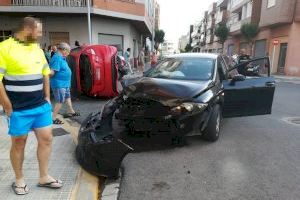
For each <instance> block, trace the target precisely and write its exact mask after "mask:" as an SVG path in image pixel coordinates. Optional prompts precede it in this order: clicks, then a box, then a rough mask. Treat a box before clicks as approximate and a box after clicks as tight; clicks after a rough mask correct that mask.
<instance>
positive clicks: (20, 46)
mask: <svg viewBox="0 0 300 200" xmlns="http://www.w3.org/2000/svg"><path fill="white" fill-rule="evenodd" d="M49 74H50V68H49V66H48V63H47V60H46V58H45V55H44V52H43V51H42V49H40V47H39V45H38V44H36V43H32V44H25V43H23V42H20V41H17V40H16V39H14V38H9V39H7V40H5V41H3V42H1V43H0V81H3V83H4V86H5V89H6V93H7V95H8V97H9V99H10V101H11V103H12V106H13V110H25V109H30V108H35V107H38V106H40V105H42V104H44V103H45V98H44V90H43V88H44V86H43V76H47V75H49Z"/></svg>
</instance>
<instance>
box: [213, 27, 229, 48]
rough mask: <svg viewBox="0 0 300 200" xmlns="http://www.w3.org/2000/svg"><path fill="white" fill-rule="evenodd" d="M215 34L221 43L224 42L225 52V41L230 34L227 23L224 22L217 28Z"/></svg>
mask: <svg viewBox="0 0 300 200" xmlns="http://www.w3.org/2000/svg"><path fill="white" fill-rule="evenodd" d="M215 35H216V36H217V37H218V38H219V43H221V44H222V52H223V49H224V43H225V42H226V40H227V38H228V36H229V28H228V27H227V26H226V25H225V24H222V25H220V26H218V27H217V28H216V30H215Z"/></svg>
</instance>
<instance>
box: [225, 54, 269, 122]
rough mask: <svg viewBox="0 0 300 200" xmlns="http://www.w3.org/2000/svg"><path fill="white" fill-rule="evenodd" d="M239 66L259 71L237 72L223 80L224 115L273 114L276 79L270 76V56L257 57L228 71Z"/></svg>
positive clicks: (231, 70) (229, 71)
mask: <svg viewBox="0 0 300 200" xmlns="http://www.w3.org/2000/svg"><path fill="white" fill-rule="evenodd" d="M238 67H239V68H240V67H244V68H247V70H248V69H250V68H251V70H252V68H255V69H257V70H256V71H257V73H253V74H251V75H248V76H244V75H240V74H237V75H234V76H233V77H232V78H228V79H226V80H223V82H222V83H223V89H224V105H223V116H224V117H239V116H252V115H265V114H271V110H272V103H273V97H274V91H275V80H274V78H273V77H271V76H270V61H269V58H268V57H264V58H257V59H253V60H250V61H247V62H245V63H242V64H239V65H236V66H235V67H233V68H232V69H230V70H228V73H231V72H233V71H234V70H236V69H237V68H238ZM247 70H246V71H247ZM251 70H250V71H251Z"/></svg>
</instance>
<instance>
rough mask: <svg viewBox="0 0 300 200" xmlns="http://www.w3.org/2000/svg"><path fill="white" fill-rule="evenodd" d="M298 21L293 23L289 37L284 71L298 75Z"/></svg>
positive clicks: (299, 48) (299, 44)
mask: <svg viewBox="0 0 300 200" xmlns="http://www.w3.org/2000/svg"><path fill="white" fill-rule="evenodd" d="M299 36H300V23H293V24H292V26H291V32H290V37H289V44H288V50H287V58H286V61H287V62H286V67H285V73H286V74H287V75H291V76H300V56H299V52H300V40H299Z"/></svg>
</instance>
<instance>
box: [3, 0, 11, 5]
mask: <svg viewBox="0 0 300 200" xmlns="http://www.w3.org/2000/svg"><path fill="white" fill-rule="evenodd" d="M9 5H11V0H0V6H9Z"/></svg>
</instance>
